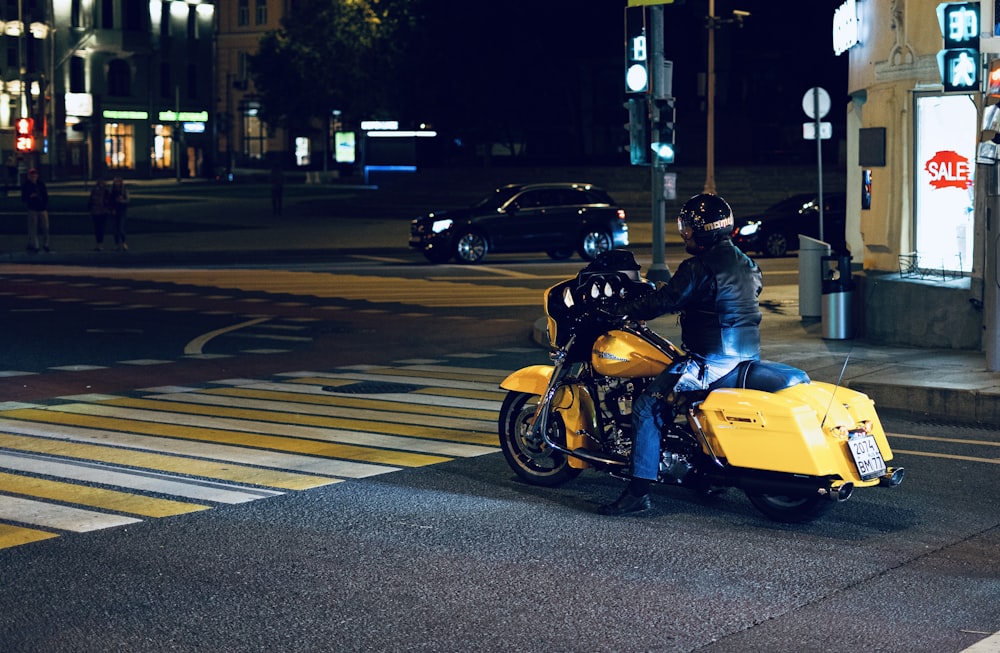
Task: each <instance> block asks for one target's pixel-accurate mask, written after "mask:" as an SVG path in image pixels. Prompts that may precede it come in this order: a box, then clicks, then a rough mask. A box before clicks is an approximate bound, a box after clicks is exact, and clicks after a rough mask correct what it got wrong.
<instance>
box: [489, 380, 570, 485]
mask: <svg viewBox="0 0 1000 653" xmlns="http://www.w3.org/2000/svg"><path fill="white" fill-rule="evenodd" d="M539 399H540V397H539V396H538V395H532V394H528V393H526V392H508V393H507V397H506V398H505V399H504V400H503V405H502V406H501V408H500V420H499V425H500V449H501V450H502V451H503V455H504V458H506V459H507V464H508V465H510V468H511V469H513V470H514V472H515V473H516V474H517V475H518V476H519V477H520V478H521V479H522V480H524V481H526V482H528V483H531V484H532V485H543V486H546V487H554V486H557V485H562V484H563V483H566V482H567V481H570V480H572V479H574V478H576V477H577V476H578V475H579V474H580V470H579V469H575V468H573V467H570V466H569V458H567V457H566V454H564V453H561V452H559V451H555V450H554V449H552V447H550V446H549V445H547V444H546V443H545V440H543V439H542V438H541V437H540V436H536V435H535V434H533V433H532V428H531V425H532V423H533V422H534V419H535V409H536V408H537V407H538V401H539ZM547 435H548V437H549V439H550V440H552V441H554V442H564V441H565V428H564V427H563V423H562V420H561V419H559V416H558V415H552V416H551V417H550V418H549V425H548V432H547Z"/></svg>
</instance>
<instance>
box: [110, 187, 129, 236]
mask: <svg viewBox="0 0 1000 653" xmlns="http://www.w3.org/2000/svg"><path fill="white" fill-rule="evenodd" d="M128 201H129V196H128V187H127V186H125V181H124V180H123V179H122V178H121V175H115V178H114V179H112V180H111V212H112V215H111V220H112V225H113V226H114V231H115V249H116V250H122V251H126V252H127V251H128V243H126V242H125V215H126V214H127V213H128Z"/></svg>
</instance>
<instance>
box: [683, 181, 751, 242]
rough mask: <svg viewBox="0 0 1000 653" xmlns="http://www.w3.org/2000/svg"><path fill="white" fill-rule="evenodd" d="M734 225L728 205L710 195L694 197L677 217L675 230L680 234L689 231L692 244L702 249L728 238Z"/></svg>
mask: <svg viewBox="0 0 1000 653" xmlns="http://www.w3.org/2000/svg"><path fill="white" fill-rule="evenodd" d="M735 224H736V221H735V220H734V218H733V210H732V209H731V208H730V207H729V203H728V202H726V200H724V199H722V198H721V197H719V196H718V195H714V194H712V193H702V194H701V195H695V196H694V197H692V198H691V199H689V200H688V201H687V202H685V203H684V206H683V208H681V212H680V213H679V214H678V215H677V228H678V229H680V230H681V231H682V232H683V231H684V230H685V229H690V230H691V232H692V234H693V237H694V242H695V243H696V244H698V245H701V246H703V247H708V246H710V245H712V244H714V243H715V242H717V241H718V240H720V239H722V238H728V237H730V236H731V235H732V233H733V227H734V226H735Z"/></svg>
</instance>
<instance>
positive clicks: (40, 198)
mask: <svg viewBox="0 0 1000 653" xmlns="http://www.w3.org/2000/svg"><path fill="white" fill-rule="evenodd" d="M21 201H22V202H24V203H25V204H26V205H27V207H28V246H27V247H26V249H27V250H28V251H29V252H30V253H32V254H34V253H36V252H37V251H38V246H39V245H41V248H42V249H43V250H45V251H46V252H49V251H51V250H50V249H49V191H48V189H47V188H46V187H45V182H44V181H42V180H41V179H40V178H39V176H38V170H37V169H35V168H32V169H31V170H29V171H28V177H27V179H25V180H24V183H23V184H22V185H21Z"/></svg>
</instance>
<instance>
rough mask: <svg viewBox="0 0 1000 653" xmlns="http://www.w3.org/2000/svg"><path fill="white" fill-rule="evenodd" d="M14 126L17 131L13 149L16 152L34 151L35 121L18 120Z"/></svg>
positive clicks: (28, 119) (27, 119)
mask: <svg viewBox="0 0 1000 653" xmlns="http://www.w3.org/2000/svg"><path fill="white" fill-rule="evenodd" d="M14 126H15V129H16V131H17V137H16V140H15V143H14V149H16V150H17V151H18V152H33V151H34V150H35V121H34V120H32V119H31V118H18V119H17V122H16V123H15V125H14Z"/></svg>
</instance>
